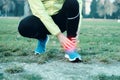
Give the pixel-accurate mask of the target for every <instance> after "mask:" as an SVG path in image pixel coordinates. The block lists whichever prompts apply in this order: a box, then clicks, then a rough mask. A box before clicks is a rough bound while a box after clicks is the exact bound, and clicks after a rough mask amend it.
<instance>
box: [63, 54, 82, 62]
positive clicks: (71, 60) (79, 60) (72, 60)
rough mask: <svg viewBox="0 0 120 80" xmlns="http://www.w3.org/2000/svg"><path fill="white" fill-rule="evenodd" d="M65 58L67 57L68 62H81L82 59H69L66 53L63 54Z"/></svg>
mask: <svg viewBox="0 0 120 80" xmlns="http://www.w3.org/2000/svg"><path fill="white" fill-rule="evenodd" d="M65 58H67V59H68V60H69V61H70V62H82V59H81V58H80V57H76V58H74V59H70V58H69V56H68V55H67V54H65Z"/></svg>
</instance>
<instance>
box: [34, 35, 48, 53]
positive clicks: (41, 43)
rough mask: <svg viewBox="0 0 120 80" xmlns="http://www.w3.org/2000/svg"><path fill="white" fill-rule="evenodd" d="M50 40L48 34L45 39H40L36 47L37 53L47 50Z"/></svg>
mask: <svg viewBox="0 0 120 80" xmlns="http://www.w3.org/2000/svg"><path fill="white" fill-rule="evenodd" d="M48 40H49V37H48V36H47V37H46V39H44V40H42V39H41V40H38V44H37V47H36V49H35V54H42V53H44V52H45V51H46V44H47V42H48Z"/></svg>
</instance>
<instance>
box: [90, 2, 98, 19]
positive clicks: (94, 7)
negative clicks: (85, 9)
mask: <svg viewBox="0 0 120 80" xmlns="http://www.w3.org/2000/svg"><path fill="white" fill-rule="evenodd" d="M90 9H91V12H90V16H91V17H92V18H96V17H97V15H98V14H97V1H96V0H92V3H91V6H90Z"/></svg>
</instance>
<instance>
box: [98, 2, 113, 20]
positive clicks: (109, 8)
mask: <svg viewBox="0 0 120 80" xmlns="http://www.w3.org/2000/svg"><path fill="white" fill-rule="evenodd" d="M113 12H115V10H114V5H113V4H112V3H111V2H110V0H98V3H97V13H98V15H99V16H100V17H103V18H107V16H112V14H113Z"/></svg>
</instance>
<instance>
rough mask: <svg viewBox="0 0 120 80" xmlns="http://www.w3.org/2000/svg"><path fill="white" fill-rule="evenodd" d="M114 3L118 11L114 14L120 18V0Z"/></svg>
mask: <svg viewBox="0 0 120 80" xmlns="http://www.w3.org/2000/svg"><path fill="white" fill-rule="evenodd" d="M114 5H115V7H116V11H115V13H114V14H113V16H114V17H115V18H117V19H120V0H115V2H114Z"/></svg>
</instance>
